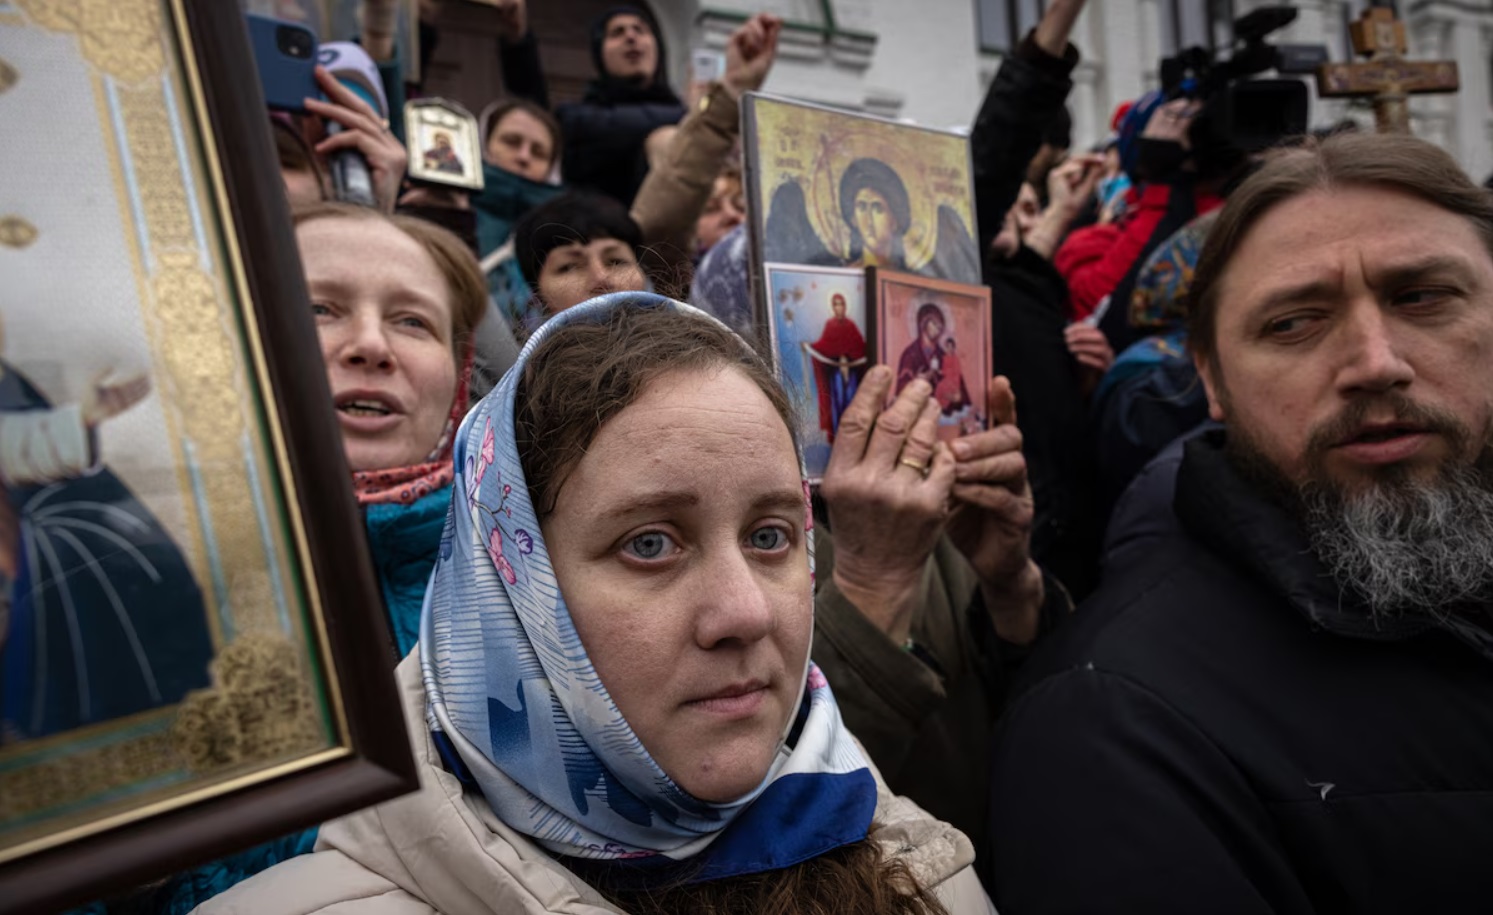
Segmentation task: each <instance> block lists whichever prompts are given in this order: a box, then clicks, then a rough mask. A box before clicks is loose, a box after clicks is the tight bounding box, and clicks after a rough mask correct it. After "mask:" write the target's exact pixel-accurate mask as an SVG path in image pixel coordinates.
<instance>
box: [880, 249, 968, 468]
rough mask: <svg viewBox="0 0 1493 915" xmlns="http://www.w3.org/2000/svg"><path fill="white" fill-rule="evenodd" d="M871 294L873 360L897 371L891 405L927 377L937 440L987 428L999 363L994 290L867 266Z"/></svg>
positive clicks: (888, 401) (889, 396)
mask: <svg viewBox="0 0 1493 915" xmlns="http://www.w3.org/2000/svg"><path fill="white" fill-rule="evenodd" d="M866 296H867V304H866V320H867V322H868V323H869V325H870V328H869V329H870V336H871V338H872V340H873V341H874V343H875V347H874V355H875V357H876V361H877V362H878V363H882V364H885V365H889V366H891V367H892V369H893V370H894V371H895V372H896V373H897V374H896V378H895V379H894V380H893V382H892V387H891V390H890V391H889V392H888V394H887V403H888V404H890V403H891V401H892V400H895V399H896V396H897V394H899V393H900V392H901V391H902V389H903V388H905V387H907V385H909V384H911V383H912V382H913V380H914V379H918V378H922V379H924V380H925V381H927V382H928V383H929V384H930V385H932V386H933V397H934V399H935V400H937V401H938V405H939V414H938V437H939V438H940V439H943V440H951V439H955V438H958V437H959V436H961V435H970V434H973V433H975V432H979V431H981V430H984V429H988V428H990V415H989V413H988V411H987V409H986V405H985V391H986V388H987V387H988V385H989V383H990V378H991V376H992V375H993V374H994V368H993V365H992V364H993V362H994V361H995V360H994V340H993V338H992V337H991V316H990V287H989V286H976V285H971V284H966V283H948V282H944V281H942V280H932V279H928V278H927V277H922V276H916V275H913V274H910V273H898V272H896V271H892V270H880V269H877V268H875V267H869V268H867V270H866Z"/></svg>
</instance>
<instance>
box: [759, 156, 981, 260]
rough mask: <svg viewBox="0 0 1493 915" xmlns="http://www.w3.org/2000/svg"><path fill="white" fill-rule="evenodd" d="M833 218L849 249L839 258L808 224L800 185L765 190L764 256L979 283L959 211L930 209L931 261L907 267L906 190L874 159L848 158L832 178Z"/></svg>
mask: <svg viewBox="0 0 1493 915" xmlns="http://www.w3.org/2000/svg"><path fill="white" fill-rule="evenodd" d="M839 204H840V218H841V219H842V220H843V221H844V223H845V226H846V227H847V228H848V229H849V237H850V244H849V248H848V250H847V251H846V253H845V255H844V256H843V257H842V256H840V255H838V254H836V253H834V252H832V251H831V250H830V249H829V248H828V247H826V246H825V244H824V242H823V241H822V240H821V239H820V237H819V236H818V235H817V234H816V233H815V232H814V228H813V226H812V225H811V223H810V222H809V216H808V203H807V200H806V199H805V197H804V188H803V186H802V185H801V184H800V183H799V182H797V181H788V182H785V183H783V184H781V185H779V186H778V188H777V189H776V190H775V191H773V195H772V205H771V206H770V207H769V209H768V215H767V225H766V230H765V232H764V233H763V238H764V249H765V255H766V259H767V260H769V261H782V262H787V263H794V264H811V265H815V266H835V267H838V266H849V267H864V266H871V265H875V266H878V267H883V268H886V269H888V270H900V271H906V272H911V273H917V274H920V275H923V276H932V277H938V278H940V279H948V280H954V281H957V282H961V283H976V282H979V279H980V263H979V258H978V256H977V254H976V251H975V243H974V239H973V238H972V237H971V236H970V232H969V229H968V228H967V227H966V226H965V224H964V220H963V219H962V218H961V217H960V216H959V213H958V212H957V211H956V210H955V209H954V208H953V207H952V206H949V205H948V204H940V205H939V207H938V210H937V235H936V236H935V240H936V243H935V245H934V248H933V256H932V257H931V258H930V259H929V261H928V262H927V263H925V264H921V265H918V266H917V267H913V266H911V265H909V264H908V262H907V250H906V236H907V233H908V230H909V229H911V228H912V205H911V201H910V199H909V198H908V194H907V185H906V183H905V182H904V181H903V180H902V178H901V176H899V175H898V174H897V172H896V170H895V169H893V168H892V167H891V166H890V165H887V164H886V163H885V162H883V161H881V160H880V159H874V158H870V157H863V158H860V159H855V160H853V161H852V162H851V163H850V164H849V165H848V166H847V167H846V168H845V171H844V173H843V174H841V176H840V188H839Z"/></svg>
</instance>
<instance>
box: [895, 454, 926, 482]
mask: <svg viewBox="0 0 1493 915" xmlns="http://www.w3.org/2000/svg"><path fill="white" fill-rule="evenodd" d="M897 463H898V464H904V465H906V466H908V467H911V468H912V469H913V470H916V471H917V472H918V473H920V474H922V476H923V479H925V480H926V479H928V471H929V470H930V469H931V462H929V463H927V464H919V463H918V462H917V461H914V460H912V459H911V458H905V457H904V458H897Z"/></svg>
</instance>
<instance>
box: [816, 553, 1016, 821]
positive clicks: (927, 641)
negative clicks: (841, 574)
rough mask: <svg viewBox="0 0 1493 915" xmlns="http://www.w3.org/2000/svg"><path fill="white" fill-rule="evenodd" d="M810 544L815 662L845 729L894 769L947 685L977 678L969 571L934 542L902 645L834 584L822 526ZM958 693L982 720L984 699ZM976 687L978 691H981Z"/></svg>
mask: <svg viewBox="0 0 1493 915" xmlns="http://www.w3.org/2000/svg"><path fill="white" fill-rule="evenodd" d="M815 546H816V550H815V553H816V566H817V572H816V580H817V583H818V584H817V589H816V590H817V593H816V595H815V600H814V648H813V657H814V661H815V662H816V663H817V664H818V665H819V667H820V669H821V670H823V671H824V675H825V677H826V679H828V680H829V682H830V686H831V688H832V689H833V690H834V692H835V699H836V701H837V702H838V704H839V706H840V714H841V715H842V716H843V717H844V719H845V724H846V726H847V727H849V728H850V731H851V733H853V734H855V736H856V737H857V738H859V739H860V741H861V743H862V744H863V745H864V746H865V747H866V751H867V752H868V753H870V754H871V758H872V759H873V760H875V762H876V765H877V766H878V767H880V768H881V770H882V772H883V773H900V772H901V771H903V769H904V768H905V767H906V766H907V765H908V763H909V759H908V757H909V756H910V755H911V754H912V753H913V751H914V748H915V746H916V745H917V744H918V738H919V735H920V732H921V731H922V730H923V729H924V726H925V725H927V724H928V723H929V722H930V720H932V719H934V718H935V717H937V718H944V717H946V716H947V715H948V714H949V713H950V712H951V711H954V710H953V709H951V708H950V707H949V704H950V690H951V688H955V689H957V687H959V686H960V685H962V684H964V683H965V682H966V681H968V680H969V679H970V678H976V679H979V677H980V672H979V671H977V670H975V669H973V668H974V667H976V666H977V665H978V660H977V659H976V658H975V657H974V654H973V652H972V650H971V649H972V647H973V646H972V645H971V641H972V634H971V632H970V631H969V630H970V627H969V622H968V621H969V614H968V609H969V607H970V605H971V603H972V601H973V600H974V596H975V590H976V587H977V584H976V579H975V573H974V570H973V569H972V568H970V566H969V563H968V562H966V561H965V559H964V557H963V556H962V555H960V553H959V552H958V550H956V549H955V548H954V547H953V545H952V544H951V543H949V541H948V540H947V539H941V540H940V541H939V543H938V545H937V546H936V547H935V548H934V551H933V555H932V556H931V557H930V558H929V560H928V562H927V564H926V565H925V566H924V569H923V600H922V602H921V603H920V605H919V607H918V609H917V611H916V615H915V616H914V617H913V621H912V642H913V646H914V647H913V648H912V649H911V650H909V649H908V648H905V647H904V646H902V645H898V644H896V643H894V642H893V641H892V640H891V639H890V638H888V637H887V635H886V634H885V633H884V632H882V631H881V629H880V628H878V627H877V626H876V624H875V623H872V622H871V621H870V620H869V619H867V618H866V616H865V615H864V614H863V613H861V612H860V610H858V609H857V608H856V607H855V605H854V604H852V603H851V602H850V601H849V600H848V599H847V598H846V597H845V595H844V594H842V593H841V592H840V589H839V588H838V587H836V586H835V583H834V577H833V572H834V544H833V540H832V538H831V537H830V536H828V534H827V533H826V532H825V529H824V528H823V527H820V528H819V529H818V530H816V531H815ZM957 691H958V692H959V693H960V694H961V695H960V696H958V697H956V699H958V700H962V701H961V704H963V705H967V706H968V708H967V709H966V712H967V714H968V715H969V716H972V718H973V721H972V722H971V723H972V724H973V725H976V726H978V725H979V724H980V722H981V719H988V717H989V713H990V709H989V706H988V703H984V702H981V701H978V700H979V696H974V697H971V696H968V695H963V694H964V693H965V691H964V690H957ZM977 692H978V693H979V694H980V695H983V693H984V690H983V689H980V690H978V691H977ZM971 698H974V699H975V700H976V701H974V702H972V703H971V702H970V701H969V700H970V699H971ZM891 778H892V776H891V775H888V779H889V781H890V779H891ZM894 790H895V788H894ZM920 803H921V801H920Z"/></svg>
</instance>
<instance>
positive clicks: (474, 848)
mask: <svg viewBox="0 0 1493 915" xmlns="http://www.w3.org/2000/svg"><path fill="white" fill-rule="evenodd" d="M396 676H397V677H398V680H399V686H400V691H401V693H402V695H403V699H404V719H405V724H406V726H407V727H408V728H409V731H410V739H411V741H412V746H413V748H414V751H415V762H416V765H417V767H418V769H419V771H420V790H419V791H418V792H416V793H414V794H410V795H406V796H405V797H403V798H399V799H397V800H394V801H391V802H389V803H386V804H382V805H379V806H377V807H371V808H368V809H366V810H362V811H359V812H358V813H355V814H352V815H351V816H347V817H344V818H342V819H340V820H335V821H333V822H331V823H328V824H326V825H325V826H323V827H322V830H321V834H320V836H319V837H318V840H317V843H316V848H317V850H316V852H315V853H313V854H310V855H305V856H303V857H300V858H296V859H293V860H291V861H287V862H285V863H284V864H281V865H279V866H278V867H275V868H273V869H271V870H269V871H266V872H264V873H262V874H260V875H259V876H257V877H255V878H254V879H252V880H249V881H247V882H245V883H241V884H239V885H238V886H236V887H234V888H233V890H231V891H230V892H228V893H225V894H224V895H222V896H219V897H218V898H216V899H213V900H212V901H210V902H209V903H207V904H206V905H203V906H202V907H201V908H199V909H197V912H199V913H201V915H250V913H252V915H276V913H286V915H291V913H294V915H310V913H325V915H346V913H352V912H368V913H377V915H406V913H408V915H430V913H435V912H442V913H446V915H490V913H491V915H497V913H502V915H517V913H540V912H552V913H576V915H582V913H584V915H600V913H606V912H617V911H618V910H617V909H616V908H614V907H613V906H612V905H611V904H609V903H608V902H606V900H605V899H603V897H602V896H601V894H600V893H598V892H597V891H596V890H595V889H593V888H592V887H591V886H589V885H588V884H586V883H585V882H584V881H582V880H581V879H580V878H579V877H577V876H576V875H575V874H574V873H572V872H571V871H570V870H568V869H566V868H565V867H564V866H563V865H562V864H561V863H560V862H559V861H557V860H556V859H555V858H554V857H553V856H551V855H550V854H549V853H548V852H546V851H544V850H543V849H542V848H540V847H539V846H538V845H536V844H534V842H533V841H531V840H530V839H529V838H528V837H527V836H524V835H522V834H520V833H518V832H515V831H514V830H512V829H510V828H509V827H508V826H507V825H506V824H504V823H503V822H502V821H501V820H499V819H498V818H497V817H496V816H495V815H494V814H493V812H492V809H491V808H490V807H489V806H488V804H487V801H486V800H485V799H484V798H483V797H482V795H481V793H480V792H477V791H475V790H472V791H468V790H465V789H464V788H463V786H462V783H461V781H460V780H459V779H458V778H457V777H456V776H455V775H452V774H451V773H450V772H448V771H446V769H445V767H444V766H443V765H442V764H441V758H440V754H439V751H438V750H437V749H436V747H435V744H434V743H433V742H432V740H431V737H430V731H429V729H428V726H427V725H426V721H425V689H424V687H423V685H422V683H421V677H420V659H419V656H418V655H416V654H412V655H411V656H410V657H408V658H405V660H404V661H403V662H402V663H401V664H400V665H399V668H398V670H397V671H396ZM873 771H874V770H873ZM877 783H878V787H879V789H880V791H879V793H878V799H877V807H876V819H877V821H878V822H880V823H881V824H882V829H881V830H880V832H878V833H877V835H878V838H879V841H880V842H881V843H882V845H883V847H884V848H885V850H886V853H887V854H888V855H889V856H892V857H897V858H901V859H902V860H904V861H905V862H906V863H907V865H908V867H910V868H911V869H912V871H913V873H914V874H916V875H917V877H918V878H919V879H920V880H921V881H923V882H924V884H925V885H928V886H933V887H936V888H937V892H938V893H939V896H940V899H941V900H942V901H943V902H944V904H945V905H946V906H948V907H949V910H950V912H951V913H952V915H986V913H989V912H991V909H990V903H989V900H988V899H987V898H986V897H985V894H984V892H983V891H982V890H981V889H980V886H979V883H978V881H977V880H976V879H975V876H974V872H973V870H971V869H970V862H971V860H972V859H973V854H974V853H973V850H972V849H971V847H970V844H969V841H968V840H967V839H965V838H964V836H963V835H961V834H960V833H959V832H958V830H955V829H953V828H952V827H950V826H949V825H948V824H946V823H941V822H939V821H937V820H935V819H933V818H932V817H930V816H928V814H926V813H924V812H923V811H922V810H920V809H919V808H918V807H917V806H916V805H915V804H913V803H911V802H910V801H907V800H905V799H902V798H898V797H894V796H893V795H891V794H890V793H888V792H887V791H886V789H885V785H882V784H881V782H880V779H879V777H878V779H877Z"/></svg>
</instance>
